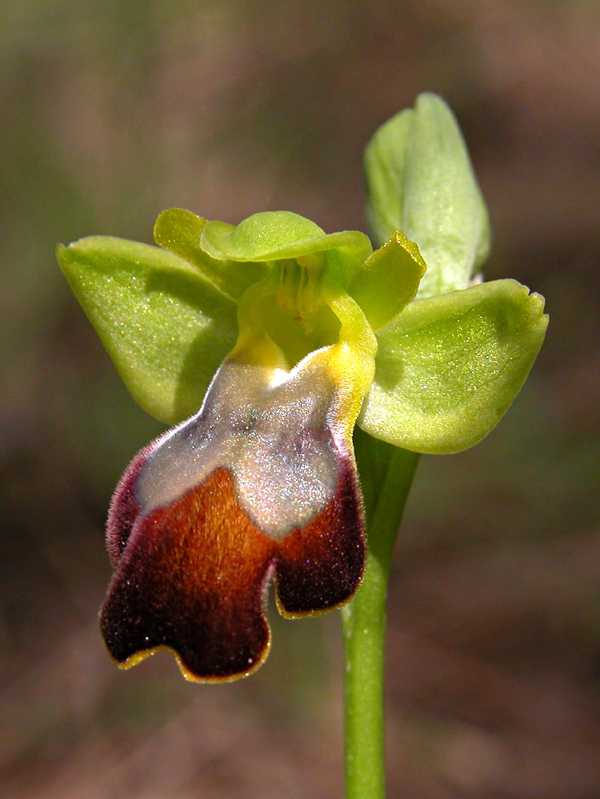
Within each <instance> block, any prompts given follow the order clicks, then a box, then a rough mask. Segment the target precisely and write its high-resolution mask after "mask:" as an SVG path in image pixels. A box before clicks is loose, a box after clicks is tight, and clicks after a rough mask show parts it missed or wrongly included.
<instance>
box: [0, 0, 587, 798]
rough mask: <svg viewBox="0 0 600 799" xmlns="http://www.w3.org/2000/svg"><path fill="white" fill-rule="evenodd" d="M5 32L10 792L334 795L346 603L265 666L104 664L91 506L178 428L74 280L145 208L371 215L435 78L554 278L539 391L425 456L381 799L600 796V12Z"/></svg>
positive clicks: (377, 8) (535, 273)
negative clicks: (73, 252)
mask: <svg viewBox="0 0 600 799" xmlns="http://www.w3.org/2000/svg"><path fill="white" fill-rule="evenodd" d="M2 17H3V24H2V26H1V27H0V64H1V71H0V98H1V102H2V108H3V120H4V121H3V124H2V126H1V127H0V153H1V156H0V180H1V184H2V189H1V194H0V214H1V236H0V253H1V264H2V270H3V276H4V277H3V284H2V291H1V293H0V319H1V323H2V330H3V332H2V336H1V342H0V353H1V360H0V363H1V364H2V366H1V369H0V375H1V378H0V379H1V391H0V472H1V480H0V505H1V510H2V516H1V519H2V531H1V535H0V581H1V582H0V585H1V597H0V653H1V654H0V677H1V680H0V725H1V726H2V737H1V742H0V785H2V786H3V788H2V795H3V796H6V797H11V799H12V797H23V799H30V798H31V797H44V799H59V798H60V799H75V797H76V798H77V799H79V798H80V797H86V799H105V798H106V799H108V797H110V799H121V798H122V797H129V799H134V798H135V799H171V798H173V799H187V798H188V797H190V799H191V797H203V799H212V798H213V797H215V798H216V797H220V798H222V797H231V796H244V797H248V799H254V797H256V798H257V799H258V797H261V799H275V798H276V797H277V799H279V797H290V799H301V798H302V799H303V798H304V797H312V798H314V799H321V798H323V799H329V797H335V796H341V792H342V777H341V766H342V759H341V688H340V678H341V652H340V634H339V629H338V625H337V619H336V617H335V616H329V617H327V618H325V619H322V620H309V621H304V622H293V623H291V622H283V621H280V620H278V619H275V618H274V619H273V624H274V646H273V650H272V654H271V657H270V659H269V661H268V663H267V665H266V666H265V667H264V668H263V669H262V670H261V671H260V672H259V674H257V675H256V676H255V677H252V678H251V679H249V680H247V681H244V682H242V683H238V684H235V685H230V686H225V687H198V686H190V685H187V684H185V683H184V682H183V681H182V680H180V678H179V676H178V673H177V671H176V668H175V666H174V664H173V663H172V661H171V660H170V659H169V658H167V657H166V656H158V657H156V658H154V659H152V660H151V661H148V662H147V663H146V664H144V665H142V666H140V667H139V668H138V669H135V670H133V671H131V672H128V673H121V672H118V671H117V670H116V669H115V668H114V667H113V666H112V665H111V663H110V662H109V659H108V657H107V655H106V653H105V651H104V647H103V644H102V642H101V639H100V637H99V634H98V630H97V621H96V614H97V608H98V606H99V605H100V603H101V601H102V597H103V594H104V589H105V585H106V583H107V580H108V577H109V573H110V570H109V566H108V561H107V558H106V555H105V552H104V544H103V523H104V517H105V512H106V507H107V503H108V500H109V497H110V494H111V490H112V488H113V487H114V485H115V483H116V481H117V479H118V477H119V475H120V473H121V471H122V469H123V467H124V466H125V464H126V463H127V461H128V460H129V458H130V457H131V455H132V454H133V453H134V452H135V451H136V450H137V449H138V448H139V447H140V446H141V445H142V444H143V443H145V442H146V441H147V440H148V439H149V438H150V437H151V436H152V435H154V434H155V433H156V432H157V430H158V429H159V426H158V425H157V424H156V423H154V422H152V420H150V419H149V418H147V417H145V416H144V414H143V413H142V412H141V411H139V410H138V409H137V408H136V407H135V406H134V404H133V402H132V401H131V400H130V399H129V397H128V395H127V394H126V392H125V390H124V388H123V387H122V386H121V384H120V382H119V380H118V378H117V377H116V374H115V372H114V371H113V368H112V366H111V364H110V362H109V360H108V358H107V357H106V356H105V355H104V353H103V351H102V349H101V347H100V345H99V343H98V341H97V339H96V337H95V334H94V333H93V331H92V330H91V328H90V327H89V325H88V323H87V322H86V320H85V319H84V317H83V315H82V313H81V312H80V310H79V307H78V306H77V304H76V302H75V301H74V299H73V298H72V297H71V296H70V294H69V292H68V291H67V288H66V285H65V283H64V282H63V280H62V278H61V276H60V274H59V272H58V269H57V267H56V264H55V261H54V257H53V248H54V245H55V243H56V242H57V241H69V240H72V239H75V238H78V237H81V236H83V235H87V234H90V233H112V234H115V235H121V236H125V237H128V238H135V239H141V240H149V239H150V235H151V226H152V222H153V219H154V217H155V215H156V214H157V212H158V211H159V210H161V209H162V208H165V207H169V206H184V207H189V208H191V209H193V210H195V211H197V212H199V213H201V214H203V215H206V216H208V217H212V218H222V219H226V220H230V221H237V220H239V219H240V218H242V217H243V216H245V215H247V214H249V213H251V212H253V211H256V210H262V209H279V208H286V209H291V210H295V211H298V212H300V213H304V214H306V215H307V216H310V217H311V218H314V219H315V220H317V221H318V222H319V223H320V224H321V225H322V226H323V227H325V228H326V229H327V230H336V229H342V228H355V227H356V228H364V222H363V203H364V195H363V184H362V174H361V154H362V150H363V147H364V145H365V143H366V141H367V139H368V137H369V136H370V134H371V133H372V131H373V130H374V129H375V127H376V126H377V125H378V124H379V123H381V122H383V121H384V120H385V119H386V118H387V117H388V116H390V115H391V114H392V113H394V112H395V111H397V110H398V109H399V108H401V107H403V106H406V105H408V104H412V102H413V100H414V97H415V95H416V94H417V93H418V92H419V91H422V90H426V89H427V90H433V91H437V92H439V93H441V94H442V95H444V96H445V97H446V99H447V100H448V101H449V102H450V104H451V105H452V106H453V108H454V109H455V111H456V113H457V115H458V117H459V120H460V123H461V125H462V127H463V130H464V132H465V135H466V138H467V141H468V143H469V146H470V149H471V153H472V157H473V160H474V163H475V165H476V169H477V172H478V175H479V177H480V181H481V184H482V187H483V190H484V193H485V195H486V197H487V200H488V203H489V206H490V209H491V213H492V218H493V222H494V230H495V246H494V250H493V257H492V259H491V261H490V263H489V266H488V270H487V275H488V277H490V278H496V277H505V276H513V277H516V278H517V279H519V280H520V281H521V282H523V283H526V284H527V285H529V286H531V287H532V288H535V290H537V291H539V292H541V293H543V294H545V296H546V298H547V303H548V308H549V311H550V313H551V316H552V322H551V326H550V334H549V338H548V341H547V344H546V346H545V348H544V350H543V352H542V355H541V357H540V359H539V362H538V364H537V365H536V368H535V370H534V374H533V375H532V377H531V379H530V381H529V383H528V384H527V387H526V389H525V390H524V391H523V393H522V395H521V396H520V397H519V399H518V401H517V402H516V404H515V406H514V408H513V409H512V411H511V412H510V414H509V416H508V417H507V418H506V419H505V420H504V421H503V423H502V424H501V426H500V428H499V429H498V430H497V431H496V432H495V433H494V434H493V435H492V436H491V437H490V438H489V439H488V440H487V441H486V442H485V443H483V444H482V445H481V446H479V447H478V448H477V449H475V450H473V451H471V452H468V453H466V454H463V455H460V456H454V457H451V458H437V459H436V458H427V459H423V461H422V463H421V465H420V467H419V472H418V476H417V477H418V479H417V482H416V486H415V489H414V492H413V495H412V497H411V500H410V503H409V508H408V512H407V519H406V524H405V527H404V529H403V534H402V537H401V541H400V543H399V546H398V550H397V557H396V565H395V576H394V578H393V590H392V595H391V600H390V635H389V651H388V656H389V680H388V686H387V691H388V713H389V726H388V756H389V773H390V797H396V796H402V797H404V799H413V797H414V799H448V798H450V797H452V798H453V797H460V798H462V797H467V799H469V798H470V797H474V798H475V799H495V798H497V799H504V798H506V799H513V798H514V799H517V798H518V799H532V798H533V797H535V799H554V798H555V797H556V799H559V798H560V799H567V798H568V799H597V797H598V796H600V537H599V536H598V511H597V506H598V483H597V479H598V459H599V455H600V444H599V439H598V432H599V429H600V410H599V409H600V403H599V399H600V378H599V369H598V367H599V364H600V357H599V350H598V334H599V324H598V288H599V286H600V276H599V275H600V271H599V264H600V226H599V224H598V215H599V210H598V209H599V207H600V180H599V172H600V136H599V133H598V131H599V127H600V93H599V91H598V75H600V5H599V4H598V3H597V2H583V1H582V2H550V1H549V0H545V1H544V0H537V2H535V1H534V0H527V2H521V3H498V4H492V3H475V2H467V1H466V0H454V2H441V1H438V2H436V1H435V0H428V1H426V0H421V1H420V2H419V1H418V0H412V1H410V2H404V3H396V2H386V0H371V2H370V3H369V4H367V3H360V2H350V1H348V2H344V1H343V0H333V2H327V0H319V2H313V1H312V0H304V1H303V2H301V0H290V1H289V2H288V1H286V0H280V1H279V2H275V0H263V2H253V1H252V0H246V2H241V0H239V1H238V2H224V1H223V0H221V1H220V2H219V0H197V2H191V0H170V2H157V1H156V0H155V1H154V2H141V0H127V2H123V1H122V0H104V2H93V3H90V2H81V1H80V2H76V0H59V2H53V3H47V2H43V0H4V2H3V3H2Z"/></svg>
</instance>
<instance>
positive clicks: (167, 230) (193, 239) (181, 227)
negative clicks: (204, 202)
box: [154, 208, 265, 299]
mask: <svg viewBox="0 0 600 799" xmlns="http://www.w3.org/2000/svg"><path fill="white" fill-rule="evenodd" d="M205 225H206V219H203V218H202V217H201V216H197V215H196V214H194V213H193V212H192V211H187V210H185V209H184V208H169V209H167V210H166V211H162V212H161V213H160V214H159V215H158V216H157V217H156V222H155V223H154V241H155V242H156V243H157V244H158V245H159V247H163V248H164V249H166V250H170V251H171V252H174V253H175V254H176V255H179V256H180V257H181V258H185V260H186V261H189V262H190V263H191V264H194V266H196V267H198V269H199V270H200V271H201V272H202V274H203V275H204V276H205V277H206V278H207V279H208V280H210V281H211V283H214V284H215V286H217V288H219V289H220V290H221V291H222V292H224V293H225V294H227V295H229V296H230V297H232V298H233V299H237V298H238V297H240V296H241V295H242V294H243V293H244V291H245V290H246V289H247V288H248V286H250V285H251V284H252V283H255V282H256V281H257V280H260V278H261V277H262V275H263V274H264V271H265V268H264V266H263V265H262V264H258V263H249V264H240V263H238V262H236V261H227V260H217V259H215V258H211V257H210V255H208V253H206V252H204V251H203V250H202V249H201V248H200V238H201V235H202V230H203V229H204V226H205Z"/></svg>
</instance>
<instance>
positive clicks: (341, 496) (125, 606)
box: [101, 461, 365, 681]
mask: <svg viewBox="0 0 600 799" xmlns="http://www.w3.org/2000/svg"><path fill="white" fill-rule="evenodd" d="M364 549H365V545H364V534H363V522H362V509H361V503H360V497H359V492H358V488H357V485H356V478H355V473H354V468H353V465H352V464H351V462H350V461H348V462H347V463H346V462H342V463H341V464H340V472H339V480H338V486H337V489H336V492H335V494H334V497H333V498H332V499H331V501H330V502H329V503H328V505H327V506H326V507H325V508H324V509H323V510H322V511H321V513H319V514H318V515H317V516H316V517H315V519H313V520H312V521H311V522H310V523H309V524H308V525H306V526H305V527H304V528H301V529H296V530H293V531H291V532H290V534H289V535H287V536H286V537H285V538H284V539H283V540H282V541H281V542H277V541H275V540H274V539H272V538H270V537H269V536H267V535H265V534H264V533H263V532H261V530H260V529H258V528H257V527H256V526H255V525H254V523H253V522H252V521H251V520H250V518H249V517H248V516H247V514H246V513H245V512H244V511H243V509H242V508H241V507H240V505H239V502H238V500H237V497H236V491H235V484H234V480H233V477H232V475H231V472H230V471H229V470H228V469H226V468H224V467H221V468H218V469H216V470H215V471H213V472H212V473H211V474H210V475H209V476H208V477H207V478H206V479H205V480H204V481H203V482H202V483H201V484H200V485H198V486H197V487H195V488H194V489H192V490H191V491H189V492H187V493H186V494H185V495H184V496H183V497H182V498H180V499H178V500H177V501H175V502H173V503H172V504H171V505H169V506H167V507H164V508H159V509H156V510H154V511H152V512H150V513H149V514H148V515H147V516H145V517H141V518H139V517H138V519H137V521H136V522H135V524H134V526H133V529H132V532H131V535H130V537H129V540H128V542H127V545H126V548H125V550H124V552H123V554H122V556H121V558H120V561H119V564H118V570H117V573H116V574H115V576H114V578H113V581H112V583H111V586H110V589H109V593H108V596H107V599H106V602H105V605H104V607H103V610H102V614H101V626H102V631H103V634H104V637H105V640H106V643H107V646H108V648H109V650H110V652H111V654H112V655H113V657H114V658H115V659H116V660H117V661H118V662H119V663H120V664H121V665H122V666H124V667H128V666H130V665H135V663H137V662H138V661H139V660H141V659H143V657H144V656H146V655H150V654H152V653H153V652H154V651H155V650H156V649H158V648H160V647H167V648H169V649H172V650H173V651H174V652H175V653H176V656H177V660H178V663H179V665H180V668H181V670H182V672H183V674H184V676H186V677H187V678H188V679H195V680H207V681H211V680H227V679H232V678H235V677H242V676H245V675H247V674H249V673H251V672H252V671H254V670H255V669H256V668H258V666H260V665H261V663H262V662H263V661H264V659H265V658H266V656H267V654H268V650H269V642H270V631H269V626H268V623H267V620H266V617H265V612H264V598H265V589H266V584H267V582H268V579H269V576H270V574H271V572H272V570H273V567H274V570H275V573H276V577H277V593H278V605H279V607H280V609H281V611H282V613H284V615H289V616H295V615H306V614H310V613H318V612H320V611H323V610H326V609H328V608H331V607H334V606H336V605H339V604H341V603H343V602H344V601H346V600H347V599H349V598H350V597H351V596H352V594H353V593H354V591H355V590H356V588H357V587H358V584H359V582H360V579H361V575H362V569H363V562H364Z"/></svg>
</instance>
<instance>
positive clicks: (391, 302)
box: [349, 231, 427, 330]
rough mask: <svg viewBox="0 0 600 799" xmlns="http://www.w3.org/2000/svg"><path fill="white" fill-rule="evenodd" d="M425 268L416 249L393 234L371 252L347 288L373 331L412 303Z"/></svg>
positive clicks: (400, 235) (405, 240)
mask: <svg viewBox="0 0 600 799" xmlns="http://www.w3.org/2000/svg"><path fill="white" fill-rule="evenodd" d="M426 269H427V266H426V264H425V261H424V260H423V258H422V257H421V253H420V252H419V248H418V247H417V245H416V244H415V243H414V242H412V241H409V240H408V239H407V238H406V236H404V235H403V234H402V233H400V232H399V231H396V232H395V233H394V235H393V236H392V237H391V239H390V240H389V241H387V242H386V243H385V244H384V245H383V246H382V247H380V248H379V249H378V250H375V252H373V253H372V254H371V255H370V256H369V257H368V258H367V260H366V261H365V264H364V268H363V269H361V271H360V272H358V274H357V275H356V277H355V278H354V280H353V281H352V284H351V285H350V289H349V293H350V294H351V296H352V297H354V299H355V300H356V302H358V304H359V305H360V306H361V308H362V309H363V311H364V313H365V316H366V317H367V319H368V321H369V324H370V325H371V327H372V328H373V330H379V329H380V328H382V327H384V326H385V325H387V324H388V323H389V322H391V320H392V319H393V318H394V317H395V316H397V315H398V314H399V313H400V311H401V310H402V309H403V308H404V306H405V305H406V304H407V303H409V302H410V301H411V300H413V299H414V297H415V295H416V293H417V290H418V288H419V282H420V280H421V278H422V277H423V275H424V274H425V270H426Z"/></svg>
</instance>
